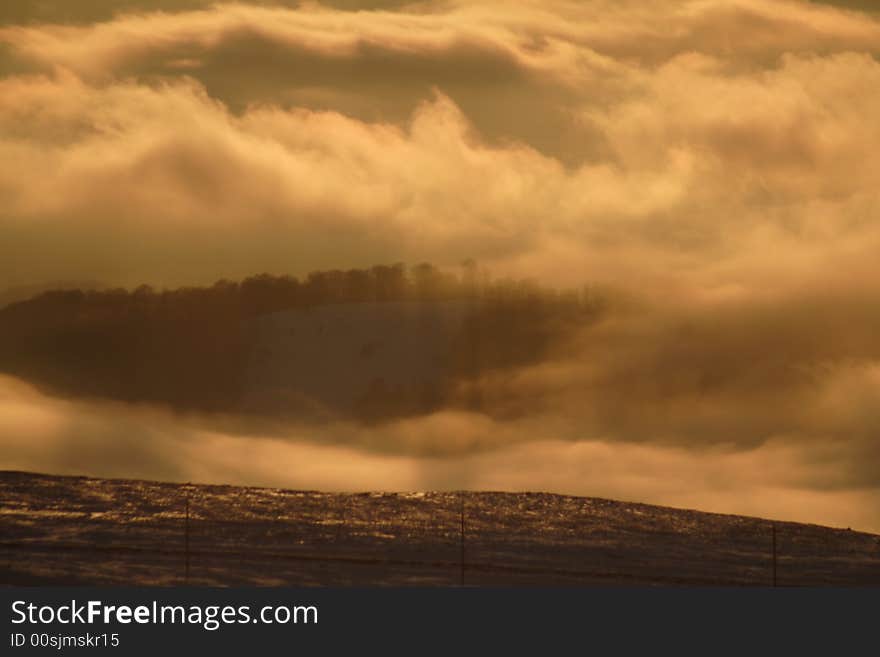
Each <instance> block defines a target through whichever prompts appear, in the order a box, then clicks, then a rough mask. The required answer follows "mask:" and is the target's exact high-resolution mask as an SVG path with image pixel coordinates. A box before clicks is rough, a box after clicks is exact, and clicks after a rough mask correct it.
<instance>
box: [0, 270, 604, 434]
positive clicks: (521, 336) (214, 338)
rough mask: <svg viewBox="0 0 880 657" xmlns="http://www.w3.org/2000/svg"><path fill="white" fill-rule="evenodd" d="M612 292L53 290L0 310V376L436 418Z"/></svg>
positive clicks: (552, 343) (432, 284)
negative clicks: (464, 389)
mask: <svg viewBox="0 0 880 657" xmlns="http://www.w3.org/2000/svg"><path fill="white" fill-rule="evenodd" d="M606 305H607V300H606V299H605V298H604V297H602V296H601V295H598V294H595V293H594V292H592V291H590V290H582V291H568V292H560V291H556V290H550V289H546V288H541V287H539V286H536V285H534V284H532V283H528V282H525V281H507V280H502V281H494V282H490V281H489V280H488V278H487V277H485V276H484V275H481V274H479V272H478V271H477V270H476V268H474V267H470V268H467V267H466V268H464V269H463V271H462V273H461V274H460V275H454V274H450V273H448V272H443V271H440V270H438V269H436V268H434V267H432V266H431V265H427V264H423V265H418V266H416V267H412V268H409V269H407V268H405V267H404V266H403V265H392V266H376V267H373V268H371V269H364V270H357V269H353V270H347V271H325V272H314V273H312V274H310V275H309V276H307V277H306V278H305V279H303V280H299V279H296V278H293V277H289V276H269V275H265V274H264V275H260V276H254V277H251V278H248V279H245V280H244V281H241V282H240V283H239V282H232V281H218V282H217V283H216V284H215V285H213V286H211V287H204V288H198V287H192V288H180V289H175V290H162V291H156V290H153V289H152V288H150V287H148V286H141V287H139V288H137V289H135V290H123V289H107V290H101V291H95V290H88V291H82V290H56V291H47V292H43V293H41V294H39V295H37V296H35V297H33V298H30V299H27V300H21V301H17V302H15V303H12V304H10V305H8V306H6V307H5V308H2V309H0V372H4V373H7V374H11V375H13V376H17V377H20V378H23V379H25V380H27V381H30V382H32V383H35V384H37V385H39V386H41V387H42V388H43V389H44V390H47V391H49V392H55V393H57V394H63V395H74V396H92V397H105V398H109V399H118V400H123V401H144V402H151V403H163V404H168V405H170V406H172V407H174V408H179V409H187V410H190V409H191V410H206V411H228V412H259V413H266V412H273V413H274V412H285V413H293V414H300V415H304V414H310V415H318V416H326V415H328V414H330V415H341V416H356V417H362V418H363V419H370V420H381V419H383V418H389V417H398V416H401V415H410V414H417V413H422V412H428V411H430V410H432V409H435V408H438V407H439V406H442V405H447V404H469V405H478V404H479V399H478V398H477V397H476V396H471V397H469V398H468V399H463V400H462V399H453V395H452V390H453V389H454V388H455V387H456V384H457V383H458V382H461V381H465V380H476V379H478V378H479V377H480V376H481V375H483V374H485V373H487V372H490V371H495V370H503V369H509V368H515V367H519V366H522V365H526V364H529V363H535V362H539V361H541V360H543V359H545V358H548V357H550V356H551V355H552V354H553V353H554V352H559V351H560V350H561V347H562V346H564V344H565V343H566V341H567V339H568V336H569V335H570V334H571V333H572V332H573V331H575V330H577V329H578V328H579V327H582V326H584V325H585V324H587V323H590V322H594V321H596V320H597V319H598V318H599V317H601V316H602V314H603V313H604V312H605V308H606Z"/></svg>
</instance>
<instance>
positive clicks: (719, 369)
mask: <svg viewBox="0 0 880 657" xmlns="http://www.w3.org/2000/svg"><path fill="white" fill-rule="evenodd" d="M7 4H10V3H7ZM75 4H76V8H74V5H73V4H72V3H67V2H55V3H51V2H50V3H11V5H15V6H10V7H4V8H2V9H0V296H2V294H3V290H4V289H5V288H16V287H18V288H22V289H24V288H28V289H29V286H40V285H44V284H46V283H49V282H52V281H82V280H88V281H100V282H101V283H103V284H105V285H126V286H134V285H137V284H140V283H143V282H147V283H151V284H154V285H159V286H162V285H189V284H203V283H211V282H213V281H214V280H216V279H219V278H222V277H226V278H240V277H243V276H247V275H250V274H253V273H256V272H261V271H269V272H273V273H292V274H303V273H305V272H307V271H309V270H313V269H325V268H336V267H343V268H347V267H363V266H369V265H372V264H375V263H381V262H398V261H408V262H416V261H422V260H427V261H431V262H434V263H437V264H438V265H441V266H444V265H446V266H448V265H457V264H458V263H459V262H460V261H461V260H463V259H464V258H467V257H472V258H475V259H476V260H477V261H479V262H480V263H481V264H482V265H486V266H487V267H488V268H489V269H490V270H492V271H493V272H494V273H496V274H503V275H506V274H510V275H513V276H522V277H532V278H536V279H540V280H542V281H544V282H548V283H551V284H554V285H581V284H585V283H597V284H603V285H608V286H610V287H612V288H613V289H615V290H617V291H618V292H619V293H620V294H621V295H629V296H630V297H631V299H632V301H631V307H630V306H627V308H628V310H626V312H623V311H621V312H617V313H615V314H614V315H613V316H610V317H609V318H608V319H607V321H604V322H602V323H600V324H599V325H597V326H594V327H591V328H590V329H588V330H585V331H584V333H583V334H582V335H581V336H579V338H578V339H577V340H576V341H575V343H574V344H568V343H567V344H564V345H559V349H558V353H557V354H556V357H555V358H554V359H552V360H551V361H549V362H546V363H542V364H540V365H538V366H535V367H531V368H526V369H523V370H520V371H517V372H514V373H508V375H506V376H505V377H499V378H498V380H495V379H491V380H485V381H481V382H480V383H479V384H478V385H480V386H481V387H482V388H483V390H482V393H483V394H484V396H485V398H486V399H488V400H491V401H492V404H493V406H492V411H491V412H490V413H488V414H487V415H474V414H461V413H453V412H449V413H440V414H437V415H434V416H431V417H428V418H421V419H415V420H408V421H405V422H399V423H395V424H394V425H392V426H386V427H383V428H382V429H381V430H379V429H364V428H363V427H353V426H334V427H321V428H320V429H315V430H314V433H313V434H309V435H305V434H302V433H297V432H302V431H304V429H302V428H301V427H300V428H298V429H293V428H290V427H283V428H277V427H275V428H272V429H271V430H268V429H267V430H265V432H263V433H261V431H263V430H262V429H260V430H256V429H254V428H253V427H245V428H241V427H236V428H235V429H234V430H233V429H230V428H229V427H228V426H226V425H225V424H224V423H226V422H231V423H233V424H234V423H235V421H234V420H231V419H226V420H223V421H220V420H216V419H215V420H211V421H210V422H209V421H208V420H205V422H207V424H205V425H204V426H203V425H201V424H200V425H199V426H198V427H195V428H194V427H193V426H190V425H189V424H187V423H186V422H185V421H184V420H180V419H179V418H177V419H175V418H174V417H173V416H170V415H169V416H165V415H161V414H158V415H157V414H156V413H158V411H155V412H154V411H143V413H144V414H143V415H141V414H140V413H141V411H140V410H136V409H134V410H133V409H124V408H122V407H120V408H115V407H114V408H115V410H110V407H106V408H105V407H104V406H95V407H94V409H93V410H94V417H96V418H98V419H95V420H94V421H95V422H97V423H98V425H95V426H90V428H89V429H88V430H87V431H83V430H80V429H76V428H74V429H71V428H70V427H71V426H72V424H71V423H73V424H74V425H76V426H81V425H80V424H79V423H81V422H87V421H86V420H84V419H82V418H85V417H91V416H92V415H90V413H92V412H91V411H89V412H86V411H84V410H83V408H84V407H80V406H77V405H76V404H75V403H74V402H56V401H50V400H48V399H47V398H42V397H36V396H34V395H36V393H33V391H29V392H20V393H16V394H19V395H20V399H19V397H16V399H19V401H16V402H15V403H14V404H13V403H12V402H8V404H12V406H8V407H7V410H8V414H7V415H6V416H5V421H6V422H10V421H12V420H10V419H9V418H14V417H18V418H19V419H21V418H24V416H23V415H22V413H24V414H25V415H26V416H27V417H26V418H25V419H21V422H23V423H24V424H21V425H20V426H22V427H24V426H28V427H36V428H35V429H34V431H37V428H39V432H41V433H40V435H41V436H44V438H41V439H40V440H41V441H43V442H40V441H35V442H33V443H32V445H33V446H34V447H27V445H26V444H25V443H21V444H19V443H16V445H15V450H14V451H11V452H9V453H10V454H15V455H16V456H15V457H14V458H13V457H8V458H7V459H6V462H4V463H3V464H2V465H4V466H7V465H15V464H24V465H27V466H28V467H35V468H36V469H56V470H66V471H70V470H73V471H78V470H81V469H82V468H84V467H85V465H82V463H84V462H82V461H80V460H77V459H78V456H77V455H78V454H86V453H88V450H87V449H84V450H83V451H76V452H74V451H72V448H71V447H70V446H71V445H72V444H74V442H75V440H82V441H83V442H84V444H87V445H92V446H93V447H94V449H96V450H97V449H99V446H100V445H103V444H105V443H108V444H109V443H111V442H113V441H117V442H115V443H114V445H115V446H114V447H108V450H109V451H108V456H107V457H106V458H105V459H104V460H102V461H101V463H104V464H107V467H106V468H105V469H102V468H97V467H96V468H95V469H92V470H89V471H93V472H95V473H98V474H102V473H112V474H116V473H118V474H143V475H145V476H168V477H171V478H188V477H197V476H198V477H203V478H206V479H215V480H227V479H232V480H235V481H239V480H240V481H248V482H265V483H286V484H292V485H315V486H322V487H323V486H325V485H326V486H333V487H336V486H339V487H342V488H360V487H371V486H373V485H375V482H377V481H385V482H389V483H388V484H387V485H388V486H389V487H406V488H412V487H422V486H432V485H437V486H446V485H457V484H459V483H466V484H473V485H475V486H489V487H522V486H527V487H551V485H552V487H553V488H554V489H558V490H566V491H568V492H583V493H600V494H608V495H612V494H613V495H615V496H619V497H626V498H636V497H644V498H645V499H648V500H651V501H662V502H670V503H681V504H685V503H687V504H692V505H695V506H703V507H705V506H707V504H709V505H714V507H713V508H718V509H724V510H740V511H755V512H758V511H760V512H762V513H775V512H779V513H785V514H788V515H791V516H793V517H799V518H805V519H809V518H807V517H806V516H805V515H803V514H808V511H806V510H802V505H809V508H810V509H814V510H816V511H815V513H816V516H815V519H817V520H820V519H824V520H829V519H830V520H834V521H835V522H836V523H837V524H848V523H849V522H850V520H852V522H853V523H856V522H857V521H858V522H859V523H861V524H862V526H870V527H873V528H875V529H876V528H878V527H880V521H878V517H877V516H876V514H874V512H873V511H871V510H869V509H868V507H869V506H871V505H870V504H869V501H872V502H874V504H873V508H877V505H876V501H877V494H878V493H877V491H878V487H880V479H878V475H877V474H876V473H877V472H880V468H877V467H875V466H876V464H877V463H878V460H880V452H878V444H880V438H878V434H877V427H878V426H880V417H878V414H877V413H878V412H877V410H876V409H878V408H880V374H878V373H880V338H878V337H877V336H878V335H880V315H878V312H877V310H876V308H877V304H876V299H877V298H878V296H877V295H878V293H880V286H878V285H877V283H875V282H874V279H875V278H876V264H875V262H876V257H877V255H876V254H877V253H878V252H880V186H878V184H877V181H878V180H880V162H878V158H877V153H878V152H880V122H878V120H877V117H878V116H880V19H878V17H877V14H876V12H874V11H870V9H871V7H870V6H867V5H869V4H870V3H860V2H856V1H852V2H846V1H844V0H840V1H837V2H801V1H791V0H777V1H774V2H768V1H759V0H679V1H676V2H663V3H656V2H648V1H647V0H625V1H621V0H617V1H613V2H612V1H611V0H591V1H585V2H567V1H565V0H551V1H549V2H546V1H541V2H538V1H534V2H529V1H522V2H518V3H515V4H512V3H509V2H504V3H496V2H491V1H488V0H487V1H484V2H455V1H453V2H430V1H429V2H419V3H411V4H410V3H403V2H373V3H355V2H334V3H326V4H316V3H304V4H302V5H299V4H298V3H294V2H268V1H267V2H252V3H247V4H218V5H215V4H212V3H209V2H202V1H200V0H189V1H184V0H177V1H175V0H167V1H163V2H159V1H158V0H150V1H148V0H143V2H138V1H132V2H125V3H111V2H109V1H104V0H100V1H98V0H92V1H89V2H83V3H75ZM19 5H28V6H30V7H31V8H30V9H28V8H22V7H20V6H19ZM359 8H360V9H364V10H361V11H356V10H355V9H359ZM8 295H9V297H10V298H13V296H12V295H13V293H12V292H9V293H8ZM4 385H6V384H4ZM9 385H12V384H9ZM16 385H17V384H16ZM7 389H9V388H7ZM10 394H11V393H10ZM462 394H467V391H463V392H462ZM21 399H28V400H31V401H28V402H27V403H24V402H23V401H21ZM37 399H39V400H40V401H39V402H37V401H34V400H37ZM64 404H70V406H64ZM89 408H92V407H89ZM23 409H24V410H23ZM59 409H60V410H59ZM95 409H97V410H95ZM105 413H107V414H108V415H107V416H106V418H105V417H104V414H105ZM71 418H76V419H71ZM107 418H112V419H107ZM157 418H158V419H157ZM16 421H17V420H16ZM218 422H220V428H219V429H218V428H217V426H218V425H217V423H218ZM34 423H35V424H34ZM208 425H210V426H211V427H214V428H213V429H207V428H205V427H206V426H208ZM18 426H19V425H16V427H18ZM119 426H125V427H128V429H129V430H126V431H122V430H120V429H118V427H119ZM114 427H117V428H114ZM145 427H146V428H145ZM143 432H147V433H146V434H144V433H143ZM25 433H26V432H23V430H22V431H19V430H18V429H16V430H15V431H12V432H8V433H7V435H14V436H25ZM123 434H125V435H128V436H130V438H129V439H125V440H122V442H118V437H119V436H120V435H123ZM290 434H295V435H296V436H297V439H296V440H295V441H293V442H291V441H289V440H287V439H282V438H280V437H279V436H282V435H290ZM53 436H54V438H53ZM74 436H75V437H76V438H74ZM83 436H91V438H88V437H86V438H83ZM137 436H143V439H142V440H140V439H137V438H136V437H137ZM192 436H196V437H192ZM245 436H250V438H248V439H247V440H245ZM9 440H19V438H12V439H9ZM21 440H24V438H21ZM52 441H57V442H52ZM221 444H222V445H223V449H222V450H219V449H217V450H212V449H209V448H208V446H209V445H214V446H219V445H221ZM39 445H43V446H46V449H45V450H42V448H41V450H42V451H41V450H38V449H37V447H35V446H39ZM123 445H124V446H125V447H122V446H123ZM135 445H136V447H135ZM184 445H191V449H192V451H191V452H188V451H186V449H184ZM245 445H248V446H249V447H247V449H251V450H253V453H254V454H255V457H254V458H253V459H251V460H250V461H251V463H252V464H253V465H252V466H251V469H249V470H248V471H247V472H242V473H241V474H240V476H239V475H236V474H235V472H234V470H233V469H232V468H233V466H234V464H235V463H238V462H239V461H240V459H238V456H237V455H239V454H240V453H241V451H240V450H243V449H245ZM129 447H130V448H131V449H137V450H140V451H139V452H138V453H139V454H141V455H142V457H143V463H144V464H145V465H144V466H143V468H144V471H143V472H140V471H136V470H132V467H133V466H131V465H130V463H131V457H130V456H123V454H124V453H125V452H124V450H125V449H129ZM28 450H31V451H28ZM35 450H36V451H35ZM114 450H119V451H118V455H119V458H118V459H116V460H114V458H113V454H115V453H117V452H115V451H114ZM175 450H177V452H176V453H177V454H179V455H182V456H180V457H179V458H172V457H171V454H173V453H175ZM274 450H280V451H279V453H284V454H289V455H290V461H291V462H292V461H293V459H294V455H301V456H303V459H304V460H305V461H306V462H311V463H313V464H315V465H314V469H313V470H312V471H311V472H312V473H313V474H309V475H308V476H306V475H303V474H294V473H292V472H291V473H290V474H289V475H287V477H288V478H287V479H285V478H284V477H285V475H284V474H282V473H281V472H279V470H278V468H279V467H280V466H278V464H280V463H286V462H287V461H285V458H286V457H284V458H277V459H276V458H275V457H270V456H268V455H269V454H273V453H274ZM539 452H540V454H542V456H541V457H540V458H538V457H537V456H536V454H537V453H539ZM38 454H44V455H45V454H48V455H51V456H45V459H44V460H42V461H41V460H40V458H41V457H39V456H38ZM210 454H216V456H209V455H210ZM260 455H263V456H260ZM196 458H197V459H198V461H199V462H200V463H202V464H203V465H202V467H204V468H205V469H204V470H203V471H199V472H196V471H195V470H194V469H193V468H194V467H195V466H194V465H193V462H194V460H193V459H196ZM331 462H338V463H346V466H345V467H346V468H350V469H349V470H345V472H344V473H343V474H341V475H340V476H339V478H337V475H336V474H332V473H330V474H326V477H327V478H324V477H325V474H321V473H326V472H328V469H329V468H330V466H329V465H328V464H329V463H331ZM40 463H43V464H45V467H42V466H40ZM594 463H595V464H604V466H603V467H602V468H599V467H598V466H595V465H593V464H594ZM613 463H616V464H617V466H615V467H612V466H611V465H610V464H613ZM65 464H66V465H65ZM76 464H80V465H76ZM260 464H263V465H260ZM537 464H540V465H537ZM569 464H570V465H569ZM24 465H22V467H24ZM526 465H528V467H526ZM264 466H265V467H264ZM606 466H607V467H606ZM340 467H341V466H340ZM519 467H523V468H526V472H527V474H525V475H515V474H514V473H515V470H516V469H517V468H519ZM754 469H761V470H762V473H763V472H766V474H754V473H752V472H751V471H752V470H754ZM464 472H467V473H471V474H469V475H468V476H471V477H472V479H467V480H465V479H456V477H459V476H462V477H463V476H464V475H463V474H462V475H460V474H456V473H464ZM566 472H567V473H569V474H564V473H566ZM665 472H676V473H681V474H680V477H681V481H683V482H687V484H686V485H682V486H681V487H678V488H676V487H675V486H673V487H672V489H670V488H664V485H667V484H663V480H664V479H665V478H666V475H665V474H664V473H665ZM578 473H581V474H582V475H583V476H584V477H586V475H587V474H589V475H590V479H589V481H587V480H586V479H585V480H584V482H583V483H582V482H581V480H580V478H579V477H580V475H579V474H578ZM724 473H727V474H724ZM344 477H349V479H348V481H350V482H352V483H350V484H349V485H343V484H342V483H340V481H341V480H342V479H343V478H344ZM675 477H679V475H675ZM392 484H393V486H392ZM626 485H631V488H630V489H629V490H631V492H630V493H627V492H626V490H627V489H626ZM724 486H729V488H723V487H724ZM686 490H687V491H688V492H685V491H686ZM771 490H773V491H775V492H773V493H772V494H771V493H770V492H769V491H771ZM700 500H706V503H702V502H701V501H700ZM710 500H715V502H710ZM749 500H751V501H752V502H753V503H754V506H753V507H752V506H749V504H750V503H751V502H749ZM758 500H763V502H761V503H759V502H758ZM761 504H764V506H763V507H762V506H761ZM774 505H776V506H774ZM848 505H849V506H848ZM803 509H806V507H805V506H804V507H803ZM822 509H824V511H820V510H822ZM799 514H800V515H799Z"/></svg>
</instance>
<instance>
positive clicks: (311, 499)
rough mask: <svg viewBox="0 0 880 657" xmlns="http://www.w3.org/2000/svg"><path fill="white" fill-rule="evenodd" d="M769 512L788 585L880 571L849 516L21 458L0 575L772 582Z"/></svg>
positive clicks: (3, 529)
mask: <svg viewBox="0 0 880 657" xmlns="http://www.w3.org/2000/svg"><path fill="white" fill-rule="evenodd" d="M187 517H188V520H187ZM462 520H463V522H462ZM774 526H775V534H776V548H777V562H776V577H777V582H778V583H779V584H780V585H787V586H792V585H874V586H877V585H880V536H876V535H872V534H865V533H861V532H854V531H850V530H847V529H831V528H827V527H819V526H815V525H803V524H796V523H788V522H771V521H768V520H761V519H757V518H747V517H741V516H731V515H720V514H712V513H703V512H699V511H690V510H679V509H670V508H665V507H657V506H649V505H645V504H633V503H625V502H615V501H611V500H602V499H594V498H582V497H566V496H560V495H548V494H543V493H464V494H459V493H450V492H431V493H392V494H388V493H362V494H344V493H319V492H301V491H289V490H278V489H266V488H243V487H233V486H204V485H180V484H170V483H157V482H146V481H129V480H108V479H91V478H83V477H59V476H48V475H37V474H29V473H20V472H2V473H0V583H5V584H55V583H66V584H78V583H79V584H87V583H100V584H178V583H184V582H185V581H189V583H190V584H199V585H201V584H204V585H208V584H212V585H232V584H256V585H342V586H345V585H457V584H460V583H461V582H462V580H463V581H464V583H465V584H468V585H590V584H603V585H604V584H612V585H614V584H650V585H681V584H685V585H687V584H696V585H761V586H766V585H772V583H773V556H772V550H773V541H774V539H773V534H774V529H773V528H774ZM462 530H463V531H462ZM462 561H463V564H464V566H463V567H462ZM187 562H188V574H187Z"/></svg>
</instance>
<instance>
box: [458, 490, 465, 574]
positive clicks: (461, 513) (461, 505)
mask: <svg viewBox="0 0 880 657" xmlns="http://www.w3.org/2000/svg"><path fill="white" fill-rule="evenodd" d="M458 515H459V520H460V523H461V574H460V575H461V577H460V581H459V585H460V586H464V491H461V492H460V493H459V509H458Z"/></svg>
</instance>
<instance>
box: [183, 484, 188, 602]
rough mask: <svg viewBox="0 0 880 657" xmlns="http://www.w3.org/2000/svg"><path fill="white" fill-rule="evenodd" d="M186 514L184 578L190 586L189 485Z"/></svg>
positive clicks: (185, 582)
mask: <svg viewBox="0 0 880 657" xmlns="http://www.w3.org/2000/svg"><path fill="white" fill-rule="evenodd" d="M185 499H186V502H185V504H186V514H185V521H184V534H183V536H184V554H185V559H186V561H185V570H184V576H183V582H184V584H187V585H188V584H189V484H188V483H187V485H186V498H185Z"/></svg>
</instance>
